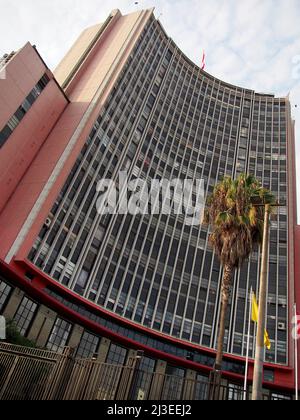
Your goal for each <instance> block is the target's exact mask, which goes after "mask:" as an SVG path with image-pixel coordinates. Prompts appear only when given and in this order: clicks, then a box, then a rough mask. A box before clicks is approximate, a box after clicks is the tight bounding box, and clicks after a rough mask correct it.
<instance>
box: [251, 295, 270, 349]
mask: <svg viewBox="0 0 300 420" xmlns="http://www.w3.org/2000/svg"><path fill="white" fill-rule="evenodd" d="M252 321H253V322H256V323H258V304H257V300H256V296H255V294H254V293H253V296H252ZM265 347H266V348H267V349H268V350H271V341H270V338H269V334H268V332H267V330H265Z"/></svg>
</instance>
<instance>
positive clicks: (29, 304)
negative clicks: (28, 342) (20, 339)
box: [14, 297, 37, 336]
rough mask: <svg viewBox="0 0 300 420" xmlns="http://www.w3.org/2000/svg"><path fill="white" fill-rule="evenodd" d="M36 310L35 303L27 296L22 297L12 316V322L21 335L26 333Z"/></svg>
mask: <svg viewBox="0 0 300 420" xmlns="http://www.w3.org/2000/svg"><path fill="white" fill-rule="evenodd" d="M36 310H37V304H36V303H34V302H33V301H32V300H30V299H28V298H27V297H24V299H23V300H22V302H21V305H20V306H19V309H18V310H17V313H16V315H15V316H14V322H15V324H16V326H17V328H18V330H19V331H20V333H21V334H22V335H24V336H25V335H26V334H27V333H28V328H29V326H30V324H31V321H32V320H33V318H34V316H35V314H36Z"/></svg>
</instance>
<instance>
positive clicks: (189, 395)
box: [182, 370, 197, 401]
mask: <svg viewBox="0 0 300 420" xmlns="http://www.w3.org/2000/svg"><path fill="white" fill-rule="evenodd" d="M196 380H197V372H196V371H195V370H187V371H186V376H185V381H184V387H183V397H182V398H183V400H186V401H192V400H194V394H195V388H196Z"/></svg>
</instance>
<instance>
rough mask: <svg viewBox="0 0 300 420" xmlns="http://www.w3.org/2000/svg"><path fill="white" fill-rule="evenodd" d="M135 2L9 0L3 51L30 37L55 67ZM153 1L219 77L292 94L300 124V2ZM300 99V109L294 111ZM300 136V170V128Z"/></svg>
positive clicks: (147, 3) (149, 1) (4, 4)
mask: <svg viewBox="0 0 300 420" xmlns="http://www.w3.org/2000/svg"><path fill="white" fill-rule="evenodd" d="M134 3H135V2H134V1H133V0H114V1H113V2H112V1H111V0H101V2H99V1H98V0H87V1H85V2H82V1H81V0H52V1H51V2H46V1H45V0H41V1H38V0H22V1H19V0H1V15H0V39H1V51H0V54H2V53H3V54H4V53H5V52H10V51H12V50H16V49H18V48H20V47H21V46H23V45H24V44H25V42H27V41H28V40H29V41H30V42H32V43H33V44H36V45H37V47H38V49H39V51H40V53H41V54H42V56H43V57H44V58H45V61H46V62H47V64H48V65H49V67H50V68H52V69H53V68H55V67H56V65H57V64H58V63H59V61H60V60H61V58H62V57H63V56H64V54H65V53H66V51H67V50H68V49H69V48H70V47H71V45H72V44H73V42H74V41H75V39H76V38H77V37H78V35H79V34H80V32H81V31H82V30H84V29H85V28H86V27H87V26H90V25H93V24H95V23H99V22H101V21H103V20H104V19H106V17H107V15H108V14H109V12H110V11H111V9H113V8H119V9H120V10H121V11H122V12H123V13H130V12H132V11H134V10H136V9H137V7H136V6H135V4H134ZM153 6H155V7H156V15H157V16H158V15H160V14H161V13H162V16H161V17H160V20H161V22H162V24H163V26H164V27H165V29H166V31H167V33H168V34H169V35H170V36H171V37H172V38H173V39H174V41H175V42H176V43H177V45H178V46H179V47H180V48H181V49H182V50H183V51H184V52H185V53H186V54H187V55H188V56H189V57H190V58H191V59H192V60H194V61H195V62H197V63H200V61H201V57H202V50H203V49H205V50H206V54H207V71H208V72H210V73H212V74H213V75H215V76H216V77H218V78H220V79H223V80H225V81H227V82H229V83H232V84H237V85H240V86H244V87H246V88H252V89H254V90H257V91H260V92H270V93H275V94H276V95H280V96H286V95H287V94H288V93H289V92H290V93H291V100H292V104H293V114H294V117H295V118H296V123H297V122H298V121H300V66H299V67H297V61H295V60H296V57H297V56H300V25H299V21H300V2H299V0H263V1H261V0H247V1H245V0H244V1H239V2H237V1H236V0H210V1H204V0H141V1H140V2H139V7H141V8H149V7H153ZM299 63H300V61H299ZM298 69H299V71H297V70H298ZM298 76H299V77H298ZM296 103H298V106H299V107H298V108H294V104H296ZM296 133H297V141H296V144H297V161H298V170H299V171H300V131H299V130H298V128H297V126H296ZM298 173H300V172H298ZM298 179H299V189H300V177H298ZM299 206H300V191H299ZM299 208H300V207H299Z"/></svg>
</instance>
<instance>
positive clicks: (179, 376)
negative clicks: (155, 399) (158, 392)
mask: <svg viewBox="0 0 300 420" xmlns="http://www.w3.org/2000/svg"><path fill="white" fill-rule="evenodd" d="M184 377H185V370H184V369H179V368H176V367H173V366H168V367H167V369H166V376H165V383H164V387H163V395H162V400H163V401H179V400H180V399H181V397H182V390H183V383H184Z"/></svg>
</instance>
